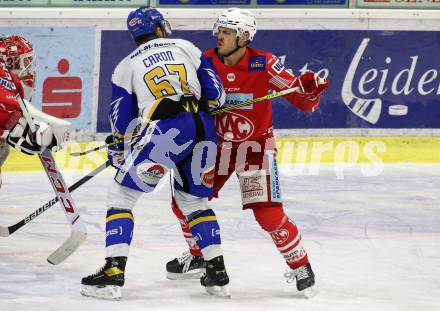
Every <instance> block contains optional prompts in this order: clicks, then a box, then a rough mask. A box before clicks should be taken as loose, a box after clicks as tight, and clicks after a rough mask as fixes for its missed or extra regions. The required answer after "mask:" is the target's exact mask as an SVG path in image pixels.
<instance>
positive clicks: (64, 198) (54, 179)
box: [17, 94, 87, 265]
mask: <svg viewBox="0 0 440 311" xmlns="http://www.w3.org/2000/svg"><path fill="white" fill-rule="evenodd" d="M17 100H18V102H19V104H20V108H21V110H22V112H23V115H24V117H25V119H26V121H27V122H28V124H29V127H30V130H31V132H32V133H35V132H36V130H37V129H36V126H35V124H34V122H33V120H32V117H31V116H30V114H29V111H28V108H27V107H26V104H25V103H24V101H23V99H22V98H21V96H20V95H19V94H18V95H17ZM38 156H39V157H40V161H41V164H42V165H43V167H44V170H45V171H46V174H47V177H48V178H49V181H50V183H51V184H52V188H53V190H54V191H55V194H56V196H57V198H58V201H60V203H61V206H62V207H63V211H64V214H65V215H66V218H67V221H68V222H69V224H70V227H71V229H72V232H71V234H70V237H69V238H68V239H67V240H66V241H65V242H64V243H63V244H62V245H61V246H60V247H58V248H57V249H56V250H55V251H54V252H53V253H52V254H51V255H50V256H49V257H48V258H47V261H48V262H49V263H51V264H53V265H57V264H59V263H61V262H62V261H64V260H65V259H66V258H67V257H69V256H70V255H72V253H73V252H74V251H75V250H76V249H77V248H78V247H79V246H80V245H81V243H82V242H83V241H84V240H85V239H86V237H87V229H86V226H85V225H84V222H83V221H82V219H81V218H80V216H79V213H78V211H77V208H76V206H75V203H74V202H73V199H72V196H71V194H70V191H69V188H68V187H67V185H66V182H65V181H64V178H63V176H62V175H61V172H60V170H59V169H58V167H57V165H56V163H55V160H54V158H53V156H52V153H51V152H50V150H49V149H45V150H44V151H43V152H42V153H41V154H39V155H38Z"/></svg>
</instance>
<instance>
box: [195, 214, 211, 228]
mask: <svg viewBox="0 0 440 311" xmlns="http://www.w3.org/2000/svg"><path fill="white" fill-rule="evenodd" d="M205 221H217V217H215V216H206V217H200V218H197V219H194V220H192V221H190V222H189V227H190V228H192V227H194V226H195V225H197V224H199V223H201V222H205Z"/></svg>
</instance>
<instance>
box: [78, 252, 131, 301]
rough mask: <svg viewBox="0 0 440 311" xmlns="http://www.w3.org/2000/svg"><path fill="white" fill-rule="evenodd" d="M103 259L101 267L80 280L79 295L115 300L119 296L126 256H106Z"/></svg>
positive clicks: (122, 284)
mask: <svg viewBox="0 0 440 311" xmlns="http://www.w3.org/2000/svg"><path fill="white" fill-rule="evenodd" d="M105 260H106V262H105V265H104V266H103V267H102V268H101V269H99V270H98V271H97V272H96V273H95V274H92V275H89V276H87V277H85V278H83V279H82V280H81V284H82V285H83V288H82V290H81V295H83V296H88V297H96V298H102V299H115V300H117V299H120V298H121V296H122V294H121V288H122V286H124V271H125V264H126V263H127V257H108V258H106V259H105Z"/></svg>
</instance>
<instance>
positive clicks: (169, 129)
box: [81, 6, 229, 299]
mask: <svg viewBox="0 0 440 311" xmlns="http://www.w3.org/2000/svg"><path fill="white" fill-rule="evenodd" d="M127 27H128V31H129V32H130V34H131V36H132V37H133V39H134V40H135V42H136V44H137V45H138V47H137V48H136V49H135V50H134V51H133V52H132V53H131V54H129V55H128V56H127V57H125V58H124V59H123V60H122V61H121V62H120V63H119V64H118V65H117V67H116V68H115V70H114V72H113V76H112V102H111V104H110V119H111V125H112V135H110V136H109V137H108V138H107V140H106V141H107V143H109V147H108V155H109V159H111V160H112V165H113V166H114V167H115V168H116V169H117V173H116V176H115V179H114V181H113V183H112V185H111V187H110V188H109V190H108V196H107V218H106V258H105V260H106V262H105V264H104V266H103V267H102V268H100V269H99V270H98V272H96V273H95V274H92V275H90V276H87V277H85V278H83V279H82V282H81V283H82V285H83V289H82V291H81V293H82V294H83V295H85V296H92V297H99V298H107V299H119V298H120V297H121V287H122V286H123V285H124V281H125V277H124V272H125V266H126V262H127V257H128V255H129V246H130V243H131V240H132V236H133V227H134V216H133V212H132V209H133V207H134V206H135V204H136V201H137V200H138V198H139V197H140V195H141V194H142V193H144V192H145V193H148V192H151V191H153V190H154V189H155V187H156V186H157V184H158V183H159V182H160V180H161V179H162V178H163V177H164V175H166V173H167V172H168V171H171V173H172V176H173V177H174V180H173V183H172V187H173V191H174V198H175V200H176V202H177V203H178V205H179V207H181V209H182V210H183V212H184V214H185V215H186V217H187V220H188V223H189V225H190V227H191V232H192V234H193V236H194V237H197V245H198V247H199V248H200V249H201V250H202V253H203V257H204V259H205V260H206V273H205V274H204V275H203V276H202V277H201V279H200V282H201V284H202V286H204V287H205V288H206V290H207V291H208V292H209V293H211V294H214V295H217V296H229V290H228V283H229V278H228V275H227V273H226V269H225V265H224V261H223V252H222V249H221V246H220V229H219V225H218V223H217V219H216V216H215V214H214V212H213V211H212V209H210V208H209V207H208V199H207V198H208V197H209V196H210V195H212V193H213V188H212V187H213V175H214V164H215V155H216V132H215V125H214V120H213V119H212V118H211V117H210V116H209V111H210V109H213V108H216V107H219V106H221V105H222V104H223V103H224V100H225V93H224V89H223V86H222V84H221V82H220V79H219V77H218V76H217V74H216V73H215V72H214V70H213V69H212V68H211V66H210V64H209V63H208V62H207V61H206V60H205V59H204V57H203V56H202V54H201V51H200V50H199V49H198V48H197V47H195V46H194V45H193V44H192V43H190V42H188V41H186V40H181V39H169V38H167V37H168V35H169V34H170V33H171V29H170V26H169V24H168V22H167V21H166V20H164V18H163V16H162V15H161V14H160V13H159V12H158V11H157V10H156V9H153V8H149V7H146V6H142V7H140V8H139V9H137V10H134V11H132V12H131V13H130V14H129V15H128V18H127ZM129 136H130V137H129ZM147 208H148V207H147ZM164 208H166V207H165V206H164ZM164 212H165V210H164Z"/></svg>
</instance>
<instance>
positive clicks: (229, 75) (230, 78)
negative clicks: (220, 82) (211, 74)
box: [226, 72, 235, 82]
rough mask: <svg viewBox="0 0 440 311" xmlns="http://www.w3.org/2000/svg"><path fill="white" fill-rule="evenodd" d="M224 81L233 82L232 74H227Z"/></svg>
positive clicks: (233, 76) (233, 75)
mask: <svg viewBox="0 0 440 311" xmlns="http://www.w3.org/2000/svg"><path fill="white" fill-rule="evenodd" d="M226 79H227V80H228V81H229V82H234V81H235V74H234V73H233V72H230V73H228V75H227V76H226Z"/></svg>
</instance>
